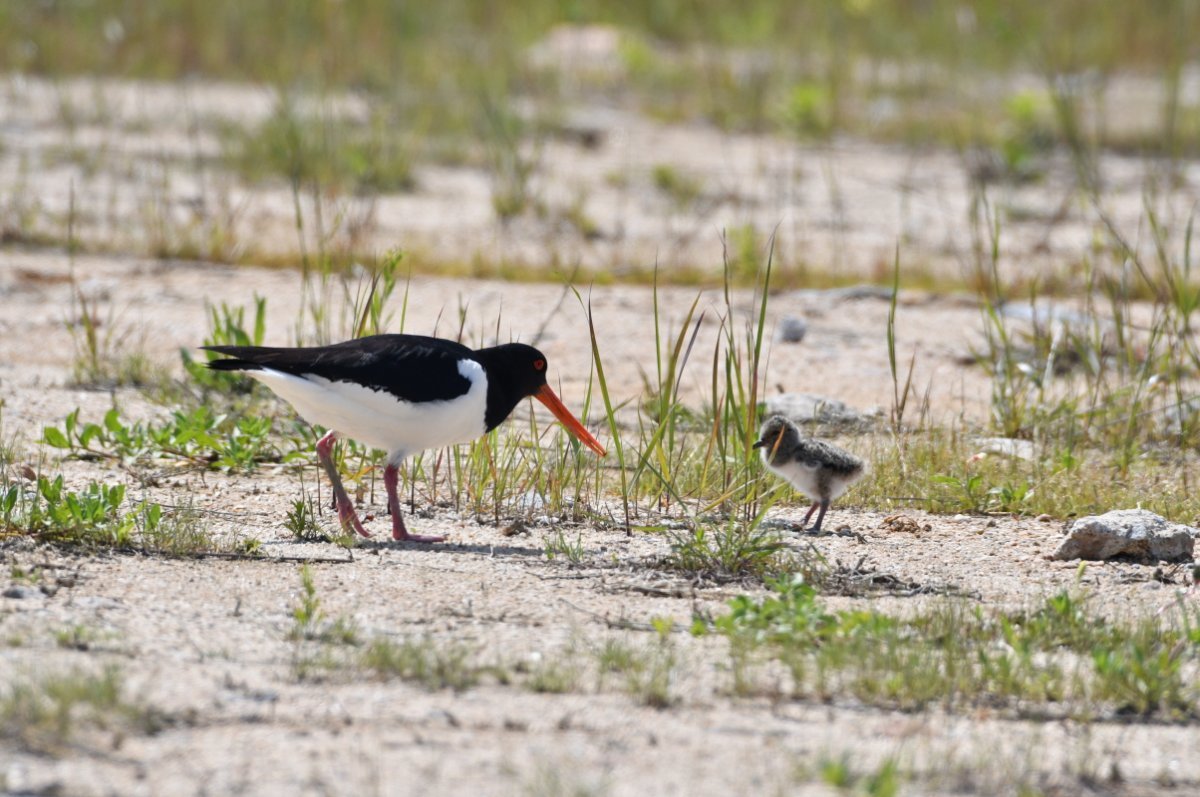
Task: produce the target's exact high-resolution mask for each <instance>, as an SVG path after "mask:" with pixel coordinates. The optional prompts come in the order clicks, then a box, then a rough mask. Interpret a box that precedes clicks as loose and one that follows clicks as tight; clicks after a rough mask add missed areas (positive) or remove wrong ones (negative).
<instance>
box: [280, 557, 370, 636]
mask: <svg viewBox="0 0 1200 797" xmlns="http://www.w3.org/2000/svg"><path fill="white" fill-rule="evenodd" d="M292 621H293V623H292V628H291V630H289V631H288V639H290V640H293V641H295V642H306V641H307V642H322V643H329V644H337V645H357V644H358V643H359V638H358V630H357V629H356V628H355V627H354V624H353V623H351V622H350V621H348V620H346V619H345V618H343V617H335V618H332V619H331V618H329V617H327V616H326V615H325V612H324V610H322V609H321V599H320V597H318V596H317V586H316V583H315V582H314V581H313V575H312V569H311V568H310V567H309V566H308V565H302V566H301V567H300V601H299V603H297V604H296V605H295V606H294V607H293V608H292Z"/></svg>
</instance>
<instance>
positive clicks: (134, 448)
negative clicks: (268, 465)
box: [42, 406, 299, 473]
mask: <svg viewBox="0 0 1200 797" xmlns="http://www.w3.org/2000/svg"><path fill="white" fill-rule="evenodd" d="M271 425H272V422H271V419H270V418H269V417H260V416H251V415H243V416H238V417H235V416H232V415H218V414H216V413H214V412H213V411H212V409H210V408H209V407H207V406H199V407H195V408H193V409H191V410H176V411H174V412H172V413H171V416H170V418H168V419H167V420H166V421H165V422H163V423H159V424H155V423H142V422H136V423H133V424H127V423H125V422H124V421H122V420H121V415H120V411H119V410H118V409H117V408H116V407H113V408H112V409H110V410H109V411H108V412H106V413H105V414H104V419H103V421H102V422H101V423H94V422H81V421H80V420H79V410H78V409H76V410H73V411H72V412H70V413H69V414H68V415H67V417H66V419H65V420H64V421H63V425H62V426H61V427H58V426H46V427H44V428H43V430H42V442H44V443H45V444H46V445H48V446H50V447H52V448H57V449H60V450H63V451H66V452H67V453H68V454H69V455H70V456H72V457H75V458H77V459H116V460H120V461H122V462H124V463H126V464H137V463H141V464H145V463H146V462H147V461H149V460H151V459H158V458H165V459H175V460H183V461H185V462H187V463H190V464H193V465H200V466H203V467H208V468H213V469H216V470H223V471H226V472H242V473H249V472H251V471H253V470H254V469H256V468H257V467H258V465H259V464H260V463H263V462H278V461H280V459H281V458H282V456H281V454H280V453H279V451H278V449H277V448H275V446H274V445H272V443H271V442H270V441H269V439H268V438H269V436H270V432H271ZM292 453H293V454H294V455H296V454H298V453H299V452H292Z"/></svg>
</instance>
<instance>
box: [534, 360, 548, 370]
mask: <svg viewBox="0 0 1200 797" xmlns="http://www.w3.org/2000/svg"><path fill="white" fill-rule="evenodd" d="M533 367H534V368H536V369H537V370H539V371H544V370H546V361H545V360H534V361H533Z"/></svg>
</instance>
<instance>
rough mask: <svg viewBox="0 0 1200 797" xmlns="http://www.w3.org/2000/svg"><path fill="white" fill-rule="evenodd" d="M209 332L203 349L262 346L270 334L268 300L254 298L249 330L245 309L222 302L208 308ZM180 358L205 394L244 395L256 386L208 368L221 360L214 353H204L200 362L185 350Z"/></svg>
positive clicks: (230, 374) (245, 380)
mask: <svg viewBox="0 0 1200 797" xmlns="http://www.w3.org/2000/svg"><path fill="white" fill-rule="evenodd" d="M208 313H209V329H208V335H207V336H206V337H205V338H204V342H203V344H202V345H204V346H261V345H263V340H264V339H265V337H266V333H267V298H266V297H265V296H258V295H257V294H256V295H255V296H254V319H253V321H252V322H251V324H250V325H249V326H247V323H246V308H245V307H243V306H237V307H234V306H231V305H229V304H226V303H225V302H222V303H221V304H220V305H209V306H208ZM179 357H180V359H181V360H182V361H183V367H184V370H186V371H187V372H188V375H189V376H190V377H191V379H192V382H193V383H195V384H198V385H200V386H201V388H202V389H203V390H204V392H205V394H206V395H207V394H210V393H217V394H226V395H245V394H248V393H250V392H251V391H252V390H253V389H254V385H255V384H257V383H256V382H255V381H254V380H253V379H246V378H244V377H241V376H239V375H237V374H234V373H230V372H227V371H214V370H212V369H211V368H208V367H206V365H205V364H206V363H207V362H211V361H212V360H215V359H217V358H219V357H220V355H218V354H215V353H213V352H209V351H206V352H204V360H203V361H199V360H197V359H196V358H195V356H194V355H193V354H192V350H191V349H188V348H182V349H180V350H179Z"/></svg>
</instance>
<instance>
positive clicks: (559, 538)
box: [542, 529, 587, 565]
mask: <svg viewBox="0 0 1200 797" xmlns="http://www.w3.org/2000/svg"><path fill="white" fill-rule="evenodd" d="M542 545H543V548H544V549H545V552H546V559H548V560H549V561H551V562H553V561H554V560H555V559H557V558H558V557H560V556H561V557H562V558H563V559H565V560H566V561H567V562H569V563H570V564H572V565H581V564H583V561H584V558H585V557H586V554H587V552H586V551H585V550H584V547H583V535H581V534H576V535H575V540H574V541H571V540H570V539H568V537H567V535H566V532H564V531H563V530H562V529H555V530H554V531H553V532H552V533H550V534H548V535H546V538H545V539H544V540H543V541H542Z"/></svg>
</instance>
